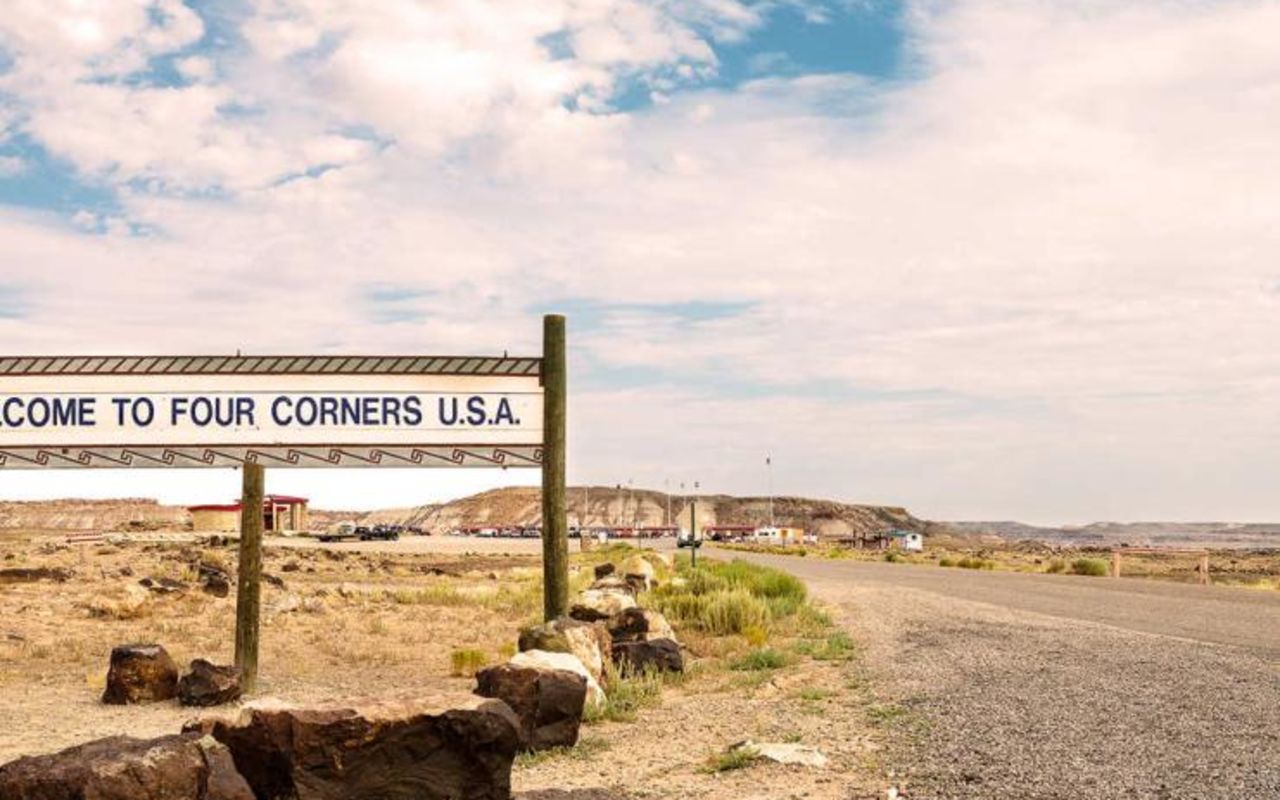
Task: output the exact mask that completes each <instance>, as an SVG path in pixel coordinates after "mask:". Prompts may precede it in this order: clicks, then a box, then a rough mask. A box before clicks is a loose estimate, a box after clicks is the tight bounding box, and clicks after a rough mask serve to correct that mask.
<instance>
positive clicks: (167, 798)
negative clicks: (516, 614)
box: [0, 695, 520, 800]
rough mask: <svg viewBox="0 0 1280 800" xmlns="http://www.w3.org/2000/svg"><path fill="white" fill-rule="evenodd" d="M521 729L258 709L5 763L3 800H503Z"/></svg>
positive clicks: (402, 706) (404, 708) (496, 721)
mask: <svg viewBox="0 0 1280 800" xmlns="http://www.w3.org/2000/svg"><path fill="white" fill-rule="evenodd" d="M519 742H520V730H519V720H518V718H517V717H516V715H515V714H514V713H512V711H511V709H510V708H509V707H507V705H506V704H505V703H502V702H498V701H495V700H486V699H483V698H479V697H474V696H471V695H461V696H437V697H434V698H428V699H420V700H413V701H404V702H391V703H382V704H374V705H368V706H357V707H353V708H323V709H296V708H279V707H277V708H254V709H247V710H246V711H245V712H244V713H242V714H241V716H240V717H239V718H238V719H236V720H233V721H224V720H204V721H200V722H198V723H193V724H191V725H189V726H188V727H187V729H186V730H184V731H183V732H182V734H181V735H173V736H164V737H160V738H158V739H151V740H140V739H132V738H128V737H112V738H107V739H100V740H97V741H94V742H89V743H87V744H83V745H79V746H77V747H72V748H69V749H67V750H63V751H62V752H60V753H54V754H52V755H45V756H36V757H27V758H20V759H18V760H17V761H13V762H10V763H8V764H5V765H0V797H3V798H5V800H10V799H11V798H12V800H55V799H60V798H66V800H73V799H74V798H93V800H139V799H140V798H147V800H197V798H198V799H199V800H285V798H288V799H289V800H351V799H352V798H378V800H446V799H448V800H454V799H455V798H467V799H468V800H508V798H510V796H511V764H512V761H513V760H514V758H515V754H516V752H517V748H518V747H519Z"/></svg>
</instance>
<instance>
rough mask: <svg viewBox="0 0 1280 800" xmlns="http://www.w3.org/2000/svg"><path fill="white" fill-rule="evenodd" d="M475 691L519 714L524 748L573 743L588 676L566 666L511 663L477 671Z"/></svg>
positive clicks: (584, 699) (583, 702) (585, 699)
mask: <svg viewBox="0 0 1280 800" xmlns="http://www.w3.org/2000/svg"><path fill="white" fill-rule="evenodd" d="M476 683H477V687H476V694H478V695H480V696H481V697H492V698H495V699H497V700H501V701H503V702H504V703H506V704H507V705H509V706H511V709H512V710H513V711H515V712H516V716H518V717H519V718H520V744H521V746H522V747H523V748H524V749H527V750H546V749H548V748H551V747H573V746H574V745H575V744H577V743H578V728H579V726H580V725H581V724H582V709H583V707H584V706H585V705H586V701H587V678H586V677H584V676H582V675H579V674H578V673H576V672H569V671H567V670H548V669H536V668H533V667H520V666H514V665H512V664H500V665H498V666H496V667H488V668H486V669H482V670H480V671H479V672H477V673H476Z"/></svg>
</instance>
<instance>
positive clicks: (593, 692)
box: [507, 650, 605, 705]
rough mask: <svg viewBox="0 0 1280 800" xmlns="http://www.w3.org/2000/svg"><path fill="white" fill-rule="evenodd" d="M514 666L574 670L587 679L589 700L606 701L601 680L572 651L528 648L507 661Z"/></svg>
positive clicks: (593, 702)
mask: <svg viewBox="0 0 1280 800" xmlns="http://www.w3.org/2000/svg"><path fill="white" fill-rule="evenodd" d="M507 663H508V664H510V665H511V666H513V667H530V668H533V669H540V670H564V671H566V672H573V673H576V674H578V675H581V676H582V677H584V678H586V679H587V702H588V703H590V704H592V705H595V704H598V703H603V702H604V701H605V696H604V689H602V688H600V682H599V681H597V680H596V679H595V678H594V677H592V675H591V671H590V670H588V669H587V668H586V666H585V665H583V663H582V662H581V661H580V660H578V657H577V656H575V655H574V654H572V653H555V652H551V651H549V650H526V651H524V652H523V653H516V654H515V655H514V656H512V657H511V660H510V661H508V662H507Z"/></svg>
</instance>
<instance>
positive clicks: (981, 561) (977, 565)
mask: <svg viewBox="0 0 1280 800" xmlns="http://www.w3.org/2000/svg"><path fill="white" fill-rule="evenodd" d="M956 566H957V567H961V568H963V569H995V568H996V563H995V562H994V561H988V560H986V559H985V558H974V557H970V556H965V557H964V558H962V559H960V560H959V561H957V562H956Z"/></svg>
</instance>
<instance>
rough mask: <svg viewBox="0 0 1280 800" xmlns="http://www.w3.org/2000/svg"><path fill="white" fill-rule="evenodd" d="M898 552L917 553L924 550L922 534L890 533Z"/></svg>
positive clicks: (913, 532) (914, 532) (910, 532)
mask: <svg viewBox="0 0 1280 800" xmlns="http://www.w3.org/2000/svg"><path fill="white" fill-rule="evenodd" d="M890 536H892V537H893V542H894V543H895V544H897V546H898V549H899V550H905V551H908V552H912V553H919V552H922V551H923V550H924V534H923V533H920V532H919V531H893V532H892V533H890Z"/></svg>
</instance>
